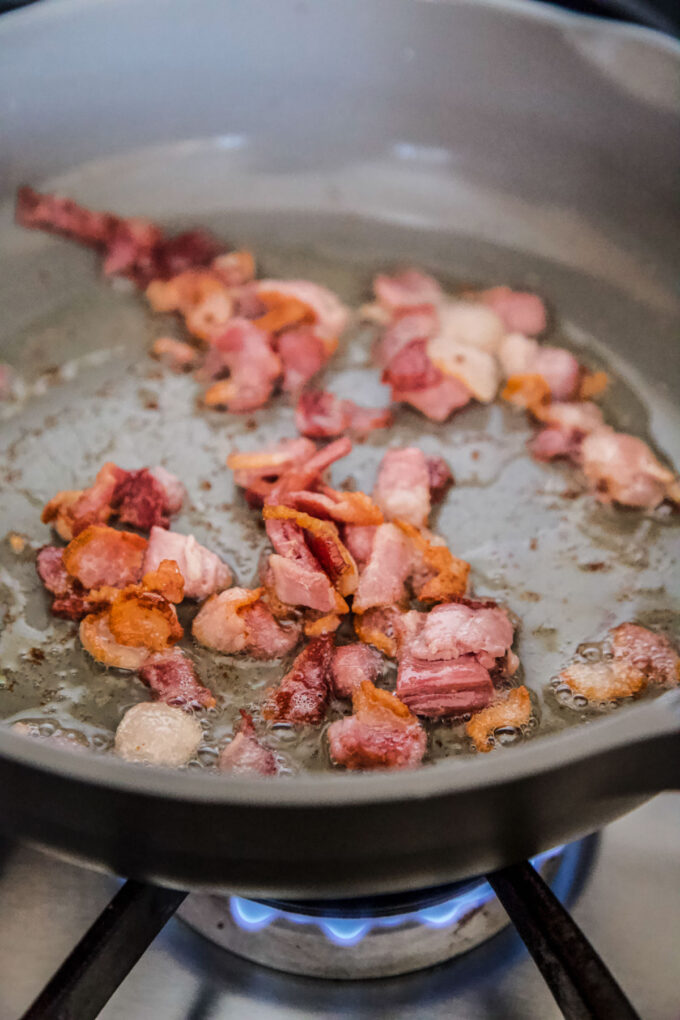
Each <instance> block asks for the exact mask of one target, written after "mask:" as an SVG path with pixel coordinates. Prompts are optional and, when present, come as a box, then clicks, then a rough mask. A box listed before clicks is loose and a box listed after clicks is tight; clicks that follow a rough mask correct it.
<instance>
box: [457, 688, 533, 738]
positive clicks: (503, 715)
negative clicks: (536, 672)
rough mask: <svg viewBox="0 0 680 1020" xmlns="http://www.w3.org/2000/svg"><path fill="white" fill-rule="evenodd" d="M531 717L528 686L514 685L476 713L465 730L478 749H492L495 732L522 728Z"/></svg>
mask: <svg viewBox="0 0 680 1020" xmlns="http://www.w3.org/2000/svg"><path fill="white" fill-rule="evenodd" d="M530 719H531V699H530V697H529V692H528V690H527V689H526V687H513V688H511V690H509V691H506V692H504V693H502V694H498V695H497V697H496V699H495V700H494V701H493V703H492V704H491V705H489V707H488V708H483V709H482V711H481V712H477V713H475V715H473V716H472V719H470V721H469V722H468V723H467V724H466V726H465V732H466V733H467V735H468V737H470V739H471V740H472V741H473V742H474V744H475V747H476V748H477V750H478V751H490V750H491V749H492V748H493V746H494V732H495V731H496V730H499V729H504V728H506V727H508V728H512V729H520V728H521V727H522V726H526V725H527V724H528V722H529V720H530Z"/></svg>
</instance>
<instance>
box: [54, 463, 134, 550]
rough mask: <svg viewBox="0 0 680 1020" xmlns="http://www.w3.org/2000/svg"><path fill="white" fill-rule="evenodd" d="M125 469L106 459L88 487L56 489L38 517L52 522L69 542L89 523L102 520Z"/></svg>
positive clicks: (109, 514) (108, 514) (106, 518)
mask: <svg viewBox="0 0 680 1020" xmlns="http://www.w3.org/2000/svg"><path fill="white" fill-rule="evenodd" d="M124 477H125V471H123V469H122V468H119V467H117V466H116V465H115V464H113V463H111V462H110V461H109V462H107V463H106V464H104V465H103V466H102V467H101V468H100V469H99V471H98V473H97V477H96V478H95V480H94V483H93V484H92V485H91V486H90V488H89V489H83V490H81V491H67V492H58V493H57V495H56V496H54V497H53V498H52V499H51V500H50V501H49V503H48V504H47V505H46V506H45V508H44V510H43V512H42V517H41V520H42V521H43V522H44V523H45V524H49V523H51V522H54V527H55V529H56V531H57V533H58V534H59V535H60V536H61V538H63V539H64V540H65V541H67V542H69V541H70V540H71V539H72V538H74V537H75V536H76V535H78V534H79V533H80V532H81V531H83V530H84V529H85V528H87V527H88V525H90V524H106V522H107V521H108V519H109V517H110V516H111V513H112V508H111V499H112V498H113V494H114V492H115V490H116V486H117V485H118V483H119V482H120V481H121V480H122V479H123V478H124Z"/></svg>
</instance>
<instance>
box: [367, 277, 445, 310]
mask: <svg viewBox="0 0 680 1020" xmlns="http://www.w3.org/2000/svg"><path fill="white" fill-rule="evenodd" d="M373 290H374V292H375V296H376V298H377V300H378V303H379V304H380V305H381V306H382V307H383V308H386V309H388V311H390V312H394V311H397V310H399V309H402V308H415V307H417V306H418V305H430V304H432V305H437V304H439V301H440V300H441V296H442V292H441V287H440V286H439V284H438V283H437V281H436V280H435V279H434V278H433V277H432V276H428V275H427V273H422V272H421V271H420V270H419V269H403V270H402V271H401V272H399V273H395V274H394V275H393V276H387V275H386V274H385V273H378V275H377V276H376V277H375V279H374V280H373Z"/></svg>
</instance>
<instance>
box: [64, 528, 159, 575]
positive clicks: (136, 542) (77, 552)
mask: <svg viewBox="0 0 680 1020" xmlns="http://www.w3.org/2000/svg"><path fill="white" fill-rule="evenodd" d="M147 544H148V543H147V541H146V539H145V538H142V537H141V535H135V534H134V533H133V532H131V531H116V529H115V528H109V527H108V526H107V525H105V524H91V525H90V526H89V527H88V528H86V529H85V531H81V532H80V534H79V535H78V537H77V538H74V539H73V540H72V541H71V542H69V544H68V545H67V546H66V548H65V549H64V566H65V567H66V569H67V571H68V572H69V574H70V575H71V577H74V578H75V579H76V580H77V581H79V582H80V583H81V584H82V586H83V587H84V588H87V589H90V588H99V587H101V586H102V585H111V586H113V587H116V588H123V587H125V585H126V584H133V583H134V582H135V581H139V580H140V578H141V576H142V564H143V562H144V554H145V552H146V548H147Z"/></svg>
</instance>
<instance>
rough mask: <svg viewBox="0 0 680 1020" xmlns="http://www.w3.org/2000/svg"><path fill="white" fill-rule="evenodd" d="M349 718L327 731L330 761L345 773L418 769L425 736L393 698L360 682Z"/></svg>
mask: <svg viewBox="0 0 680 1020" xmlns="http://www.w3.org/2000/svg"><path fill="white" fill-rule="evenodd" d="M352 708H353V714H352V715H351V716H349V717H347V718H345V719H339V720H338V721H337V722H334V723H332V724H331V725H330V726H329V728H328V743H329V747H330V752H331V758H332V759H333V761H334V762H335V763H336V764H337V765H344V767H345V768H347V769H409V768H415V766H417V765H419V764H420V762H421V761H422V759H423V755H424V754H425V750H426V748H427V736H426V734H425V731H424V730H423V728H422V726H421V725H420V723H419V722H418V720H417V718H416V717H415V715H413V713H412V712H411V711H410V710H409V709H408V708H407V706H406V705H404V704H403V703H402V702H401V701H400V700H399V699H398V698H397V697H395V696H394V694H390V693H389V692H388V691H383V690H381V689H379V688H377V687H374V686H373V684H372V683H371V682H370V681H368V680H364V681H362V683H361V684H360V685H359V687H358V688H356V690H355V691H354V693H353V694H352Z"/></svg>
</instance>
